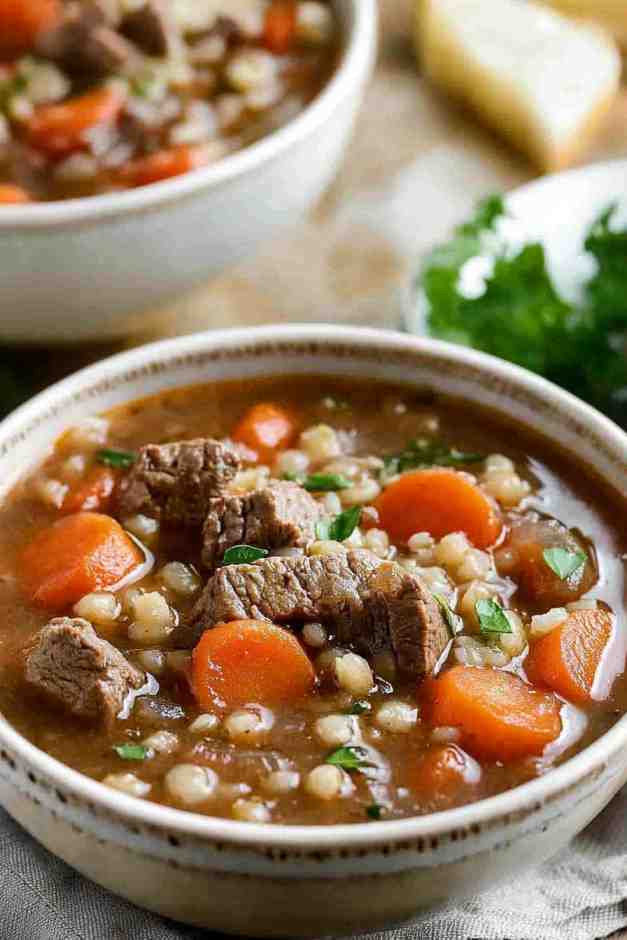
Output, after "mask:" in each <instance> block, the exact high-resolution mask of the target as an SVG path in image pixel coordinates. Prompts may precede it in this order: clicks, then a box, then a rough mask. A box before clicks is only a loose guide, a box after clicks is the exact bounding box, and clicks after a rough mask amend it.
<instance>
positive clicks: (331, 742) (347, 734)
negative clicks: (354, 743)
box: [314, 715, 357, 747]
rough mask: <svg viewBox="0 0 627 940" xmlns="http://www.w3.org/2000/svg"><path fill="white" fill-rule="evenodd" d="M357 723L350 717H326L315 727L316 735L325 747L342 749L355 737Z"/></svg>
mask: <svg viewBox="0 0 627 940" xmlns="http://www.w3.org/2000/svg"><path fill="white" fill-rule="evenodd" d="M356 729H357V722H356V721H355V719H354V718H352V717H351V716H350V715H324V716H323V717H322V718H318V720H317V721H316V723H315V725H314V734H315V735H316V737H317V738H318V740H319V741H320V743H321V744H324V745H325V747H341V746H342V745H343V744H348V742H349V741H350V740H352V739H353V738H354V737H355V731H356Z"/></svg>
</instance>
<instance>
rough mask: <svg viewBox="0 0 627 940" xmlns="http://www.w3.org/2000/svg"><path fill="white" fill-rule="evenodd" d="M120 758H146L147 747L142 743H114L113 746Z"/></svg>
mask: <svg viewBox="0 0 627 940" xmlns="http://www.w3.org/2000/svg"><path fill="white" fill-rule="evenodd" d="M113 750H114V751H115V753H116V754H117V755H118V757H121V758H122V760H146V757H147V756H148V748H147V747H144V745H143V744H116V745H115V747H114V748H113Z"/></svg>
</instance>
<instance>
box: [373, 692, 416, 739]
mask: <svg viewBox="0 0 627 940" xmlns="http://www.w3.org/2000/svg"><path fill="white" fill-rule="evenodd" d="M417 721H418V709H417V708H415V707H412V706H411V705H408V704H407V703H406V702H399V701H397V700H392V701H387V702H384V704H383V705H381V707H380V708H379V710H378V711H377V713H376V715H375V722H376V724H377V725H378V727H379V728H381V730H382V731H389V732H390V733H391V734H407V732H408V731H411V729H412V728H414V727H415V725H416V722H417Z"/></svg>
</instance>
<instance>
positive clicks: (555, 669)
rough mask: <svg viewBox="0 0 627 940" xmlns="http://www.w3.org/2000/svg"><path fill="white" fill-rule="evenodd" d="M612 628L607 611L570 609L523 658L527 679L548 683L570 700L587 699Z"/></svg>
mask: <svg viewBox="0 0 627 940" xmlns="http://www.w3.org/2000/svg"><path fill="white" fill-rule="evenodd" d="M612 631H613V618H612V615H611V614H610V613H609V611H607V610H601V609H598V610H574V611H572V613H570V614H569V615H568V618H567V619H566V620H565V621H564V623H562V624H560V625H559V626H558V627H555V628H554V629H553V630H551V632H550V633H547V634H546V635H545V636H543V637H540V639H539V640H536V641H535V642H534V643H532V645H531V649H530V651H529V655H528V656H527V658H526V660H525V671H526V673H527V675H528V676H529V679H530V681H531V682H534V683H536V684H537V685H545V686H548V687H549V688H550V689H553V691H555V692H557V693H558V694H559V695H563V696H564V698H565V699H568V700H569V701H570V702H576V703H585V702H589V701H590V700H591V699H592V697H593V695H592V691H593V686H594V680H595V677H596V675H597V671H598V668H599V664H600V662H601V659H602V657H603V653H604V651H605V648H606V646H607V644H608V642H609V640H610V638H611V636H612ZM608 691H609V690H608Z"/></svg>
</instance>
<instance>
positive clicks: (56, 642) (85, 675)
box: [26, 617, 146, 724]
mask: <svg viewBox="0 0 627 940" xmlns="http://www.w3.org/2000/svg"><path fill="white" fill-rule="evenodd" d="M26 679H27V681H28V682H29V683H31V685H33V686H35V687H36V688H37V689H39V690H40V691H41V692H44V693H45V694H46V695H47V696H48V697H49V698H50V699H52V700H54V701H55V702H56V703H57V704H58V705H60V706H62V707H63V708H64V709H65V710H66V711H69V712H71V713H72V714H73V715H78V716H79V717H81V718H89V719H92V720H100V721H102V722H103V723H104V724H110V723H111V722H112V721H113V720H114V719H115V718H116V717H117V716H118V715H119V714H120V712H121V711H122V710H123V709H124V707H125V705H126V704H127V703H128V699H129V697H130V696H132V694H133V692H138V691H139V690H140V689H141V688H142V687H143V686H144V685H145V684H146V676H145V675H144V673H143V672H141V671H140V670H139V669H137V668H136V667H135V666H133V665H132V664H131V663H129V662H128V660H127V659H126V658H125V657H124V656H123V655H122V653H121V652H120V651H119V650H118V649H116V648H115V646H112V645H111V644H110V643H108V642H107V641H106V640H103V639H101V638H100V637H99V636H98V634H97V633H96V632H95V630H94V629H93V627H92V626H91V624H90V623H88V622H87V620H82V619H81V618H71V617H57V618H56V619H54V620H51V621H50V622H49V623H48V624H47V625H46V626H45V627H44V628H43V629H42V630H41V631H40V633H39V634H38V636H37V640H36V642H35V644H34V646H33V647H32V648H31V650H30V651H29V653H28V655H27V658H26Z"/></svg>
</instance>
